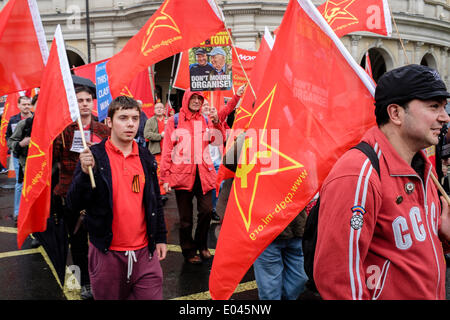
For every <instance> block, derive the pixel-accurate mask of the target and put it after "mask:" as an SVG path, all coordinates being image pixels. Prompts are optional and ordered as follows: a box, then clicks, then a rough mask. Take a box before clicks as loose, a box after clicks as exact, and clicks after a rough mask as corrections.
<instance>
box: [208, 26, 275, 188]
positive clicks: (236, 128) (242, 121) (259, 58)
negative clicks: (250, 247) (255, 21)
mask: <svg viewBox="0 0 450 320" xmlns="http://www.w3.org/2000/svg"><path fill="white" fill-rule="evenodd" d="M273 42H274V39H273V38H272V35H271V34H270V32H269V29H268V28H267V27H266V29H265V33H264V37H263V38H262V41H261V45H260V46H259V50H258V53H257V55H256V58H255V60H254V66H253V67H252V69H251V72H250V73H249V71H246V72H248V73H247V75H248V76H249V78H250V83H251V85H252V87H253V90H254V91H255V92H257V91H258V89H259V86H260V84H261V81H262V79H263V75H264V73H265V71H266V67H267V62H268V61H269V58H270V53H271V51H272V47H273ZM233 68H234V65H233ZM241 99H242V100H241V101H242V102H241V104H240V106H239V108H237V109H236V113H235V116H234V122H233V127H232V128H231V130H230V133H229V135H228V139H227V143H226V146H225V152H226V151H228V150H229V149H230V148H231V147H232V146H233V145H234V140H235V138H236V137H237V136H238V135H239V134H240V133H242V132H243V131H245V129H246V128H247V124H248V123H249V121H250V119H251V117H252V114H253V103H254V102H255V96H254V95H253V92H252V90H251V89H250V86H247V89H246V90H245V93H244V95H243V97H242V98H241ZM233 177H234V172H233V171H231V170H228V169H227V168H226V167H225V166H224V165H223V164H221V165H220V167H219V172H218V173H217V179H216V192H217V193H219V190H220V185H221V183H222V181H223V180H225V179H230V178H233Z"/></svg>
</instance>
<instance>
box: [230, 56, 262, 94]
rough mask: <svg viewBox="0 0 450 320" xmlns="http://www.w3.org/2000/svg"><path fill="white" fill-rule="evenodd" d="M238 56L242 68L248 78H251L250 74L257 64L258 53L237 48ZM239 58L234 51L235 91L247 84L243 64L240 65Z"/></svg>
mask: <svg viewBox="0 0 450 320" xmlns="http://www.w3.org/2000/svg"><path fill="white" fill-rule="evenodd" d="M236 51H237V54H238V55H239V60H240V61H241V63H242V67H244V70H245V73H246V74H247V77H250V73H251V71H252V70H253V66H254V64H255V59H256V54H257V52H256V51H252V50H245V49H241V48H238V47H236ZM239 60H238V57H237V56H236V54H235V52H234V50H233V65H232V69H233V88H234V91H237V89H239V87H240V86H242V85H243V84H245V83H247V78H246V77H245V74H244V71H243V70H242V67H241V63H239Z"/></svg>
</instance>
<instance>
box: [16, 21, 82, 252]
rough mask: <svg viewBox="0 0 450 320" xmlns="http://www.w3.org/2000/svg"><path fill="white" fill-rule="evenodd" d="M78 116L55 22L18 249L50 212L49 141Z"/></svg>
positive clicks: (33, 138)
mask: <svg viewBox="0 0 450 320" xmlns="http://www.w3.org/2000/svg"><path fill="white" fill-rule="evenodd" d="M78 118H79V110H78V103H77V98H76V96H75V89H74V87H73V82H72V77H71V75H70V68H69V62H68V60H67V54H66V48H65V46H64V39H63V37H62V33H61V27H60V26H59V25H58V27H57V28H56V32H55V37H54V39H53V43H52V47H51V50H50V56H49V58H48V63H47V65H46V67H45V69H44V74H43V77H42V85H41V90H40V94H39V100H38V106H37V107H36V112H35V114H34V120H33V129H32V131H31V141H30V144H29V149H28V156H27V162H26V166H25V175H24V177H25V178H24V181H23V187H22V198H21V201H20V209H19V220H18V223H17V227H18V230H17V243H18V246H19V248H20V247H21V246H22V244H23V242H24V241H25V239H26V238H27V236H28V235H29V234H30V233H32V232H42V231H45V230H46V228H47V218H48V217H49V214H50V196H51V189H50V187H51V172H52V143H53V140H54V139H55V138H56V137H57V136H58V135H59V134H60V133H61V132H62V131H63V130H64V128H66V127H67V126H68V125H69V124H71V123H72V122H74V121H76V120H77V119H78ZM36 128H37V129H36Z"/></svg>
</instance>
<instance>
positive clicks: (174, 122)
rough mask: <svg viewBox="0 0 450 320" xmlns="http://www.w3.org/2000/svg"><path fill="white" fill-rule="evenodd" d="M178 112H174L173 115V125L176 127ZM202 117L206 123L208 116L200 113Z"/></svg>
mask: <svg viewBox="0 0 450 320" xmlns="http://www.w3.org/2000/svg"><path fill="white" fill-rule="evenodd" d="M179 116H180V114H179V113H175V114H174V115H173V127H174V128H175V129H176V128H177V127H178V118H179ZM202 116H203V118H205V121H206V125H208V117H207V116H205V115H204V114H202Z"/></svg>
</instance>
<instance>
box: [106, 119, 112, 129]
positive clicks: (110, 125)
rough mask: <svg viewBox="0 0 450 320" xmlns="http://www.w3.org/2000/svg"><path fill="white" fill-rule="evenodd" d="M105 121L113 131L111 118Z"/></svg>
mask: <svg viewBox="0 0 450 320" xmlns="http://www.w3.org/2000/svg"><path fill="white" fill-rule="evenodd" d="M105 120H106V125H107V126H108V128H110V129H112V119H111V118H110V117H107V118H106V119H105Z"/></svg>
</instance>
